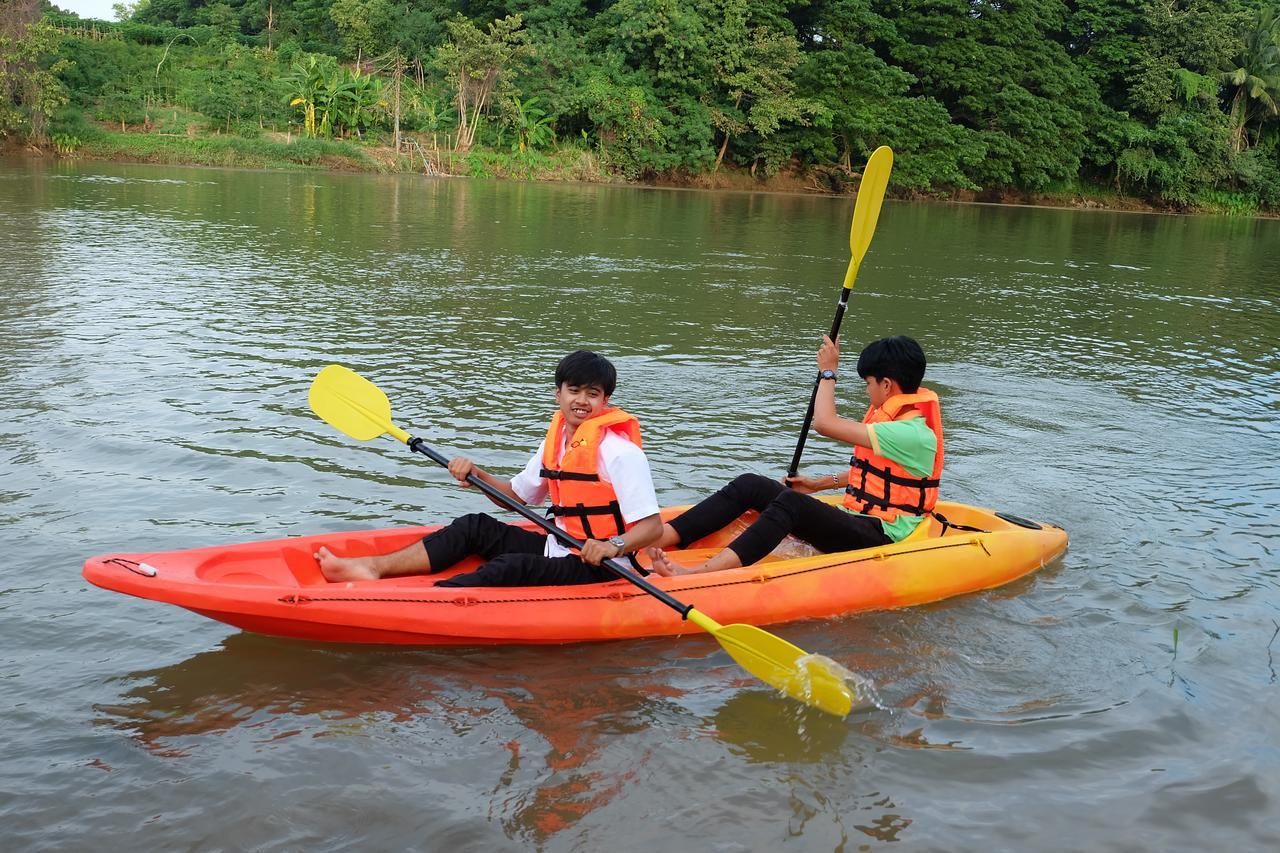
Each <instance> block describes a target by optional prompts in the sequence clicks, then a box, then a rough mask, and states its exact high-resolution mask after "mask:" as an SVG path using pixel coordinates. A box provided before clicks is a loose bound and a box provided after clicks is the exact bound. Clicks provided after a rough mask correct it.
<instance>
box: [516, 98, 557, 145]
mask: <svg viewBox="0 0 1280 853" xmlns="http://www.w3.org/2000/svg"><path fill="white" fill-rule="evenodd" d="M506 112H507V125H508V126H509V127H510V128H511V129H512V130H513V131H515V134H516V141H515V142H513V143H511V150H512V152H513V153H518V154H524V153H525V152H526V151H529V150H535V149H538V148H540V147H542V146H543V145H546V144H547V143H548V142H550V141H551V140H552V139H554V138H555V131H554V130H553V125H554V123H555V119H554V118H553V117H552V116H549V115H547V114H546V112H545V111H544V110H543V109H542V108H541V107H539V106H538V99H537V98H536V97H534V98H529V99H528V100H523V101H522V100H520V96H519V95H513V96H512V97H511V100H510V101H509V102H508V105H507V110H506Z"/></svg>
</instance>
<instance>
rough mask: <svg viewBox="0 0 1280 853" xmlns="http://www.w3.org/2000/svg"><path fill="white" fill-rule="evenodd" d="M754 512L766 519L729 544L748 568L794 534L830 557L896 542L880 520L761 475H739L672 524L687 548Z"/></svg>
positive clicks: (682, 544) (758, 520)
mask: <svg viewBox="0 0 1280 853" xmlns="http://www.w3.org/2000/svg"><path fill="white" fill-rule="evenodd" d="M749 509H754V510H756V511H757V512H759V513H760V518H759V519H757V520H756V522H755V523H754V524H752V525H751V526H750V527H748V528H747V529H746V530H744V531H742V534H741V535H740V536H738V538H737V539H734V540H733V542H731V543H729V548H730V549H731V550H732V551H733V552H734V553H735V554H737V555H738V559H740V560H742V565H744V566H749V565H751V564H752V563H755V562H758V561H759V560H761V559H763V558H764V556H765V555H766V554H768V553H769V552H770V551H772V550H773V549H774V548H776V547H777V546H778V543H780V542H781V541H782V540H783V539H785V538H786V536H787V534H788V533H789V534H791V535H792V536H795V537H796V538H797V539H803V540H804V541H805V542H808V543H809V544H810V545H812V546H813V547H815V548H817V549H818V550H819V551H824V552H826V553H831V552H833V551H853V550H856V549H858V548H870V547H873V546H875V545H888V544H889V543H890V542H892V541H893V540H891V539H890V538H889V537H888V536H885V535H884V527H882V526H881V524H880V520H879V519H878V518H870V517H869V516H865V515H853V514H851V513H848V512H845V511H844V510H842V509H840V508H838V507H834V506H831V505H830V504H826V503H823V502H822V501H820V500H818V499H817V498H814V497H811V496H809V495H802V494H800V493H799V492H797V491H795V490H793V489H789V488H787V487H786V486H784V485H783V484H782V483H780V482H778V481H777V480H771V479H769V478H768V477H762V476H760V475H759V474H743V475H741V476H739V477H738V478H737V479H735V480H734V481H733V482H732V483H730V484H729V485H727V486H725V487H724V488H723V489H721V490H720V491H718V492H716V493H715V494H714V495H712V496H711V497H709V498H707V499H706V500H704V501H702V502H701V503H699V504H697V505H696V506H692V507H690V508H689V509H688V511H686V512H685V513H684V514H683V515H680V516H677V517H676V518H675V519H673V520H672V521H671V522H669V523H670V524H671V526H672V528H674V529H675V531H676V533H677V534H679V536H680V545H681V547H687V546H688V545H689V544H690V543H693V542H696V541H698V540H699V539H701V538H702V537H704V536H708V535H710V534H712V533H715V532H716V531H717V530H719V529H720V528H722V527H724V526H725V525H726V524H728V523H729V522H731V521H733V520H734V519H735V518H737V517H738V516H740V515H742V513H744V512H746V511H747V510H749Z"/></svg>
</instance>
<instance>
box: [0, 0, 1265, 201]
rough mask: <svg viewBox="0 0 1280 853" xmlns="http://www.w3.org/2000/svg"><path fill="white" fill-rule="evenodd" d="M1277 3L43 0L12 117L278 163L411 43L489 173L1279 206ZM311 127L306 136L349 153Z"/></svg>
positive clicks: (8, 45)
mask: <svg viewBox="0 0 1280 853" xmlns="http://www.w3.org/2000/svg"><path fill="white" fill-rule="evenodd" d="M126 2H127V0H126ZM31 3H32V0H0V60H3V59H5V58H6V57H16V56H17V53H16V52H15V51H16V50H17V48H16V47H15V45H17V44H18V41H15V40H14V38H13V37H12V33H13V32H16V30H15V29H14V28H13V27H12V26H11V25H10V24H9V21H10V20H13V19H14V18H13V16H12V15H5V14H4V11H5V10H6V9H10V8H16V6H15V4H25V5H24V6H23V8H26V6H30V5H31ZM32 8H35V7H34V6H32ZM459 12H461V13H462V14H459ZM1278 17H1280V4H1278V0H1018V2H1016V3H1015V2H996V0H928V2H916V1H915V0H912V2H903V0H805V2H802V3H795V2H791V0H755V2H748V0H611V2H607V3H599V2H588V0H545V2H539V3H533V2H530V0H486V2H483V3H477V2H468V3H455V2H452V0H449V2H444V0H414V2H412V3H403V2H400V0H217V2H208V0H146V2H139V3H138V4H137V6H135V7H133V8H132V14H131V15H130V16H129V18H128V19H127V20H125V21H123V22H120V23H112V22H93V25H92V26H93V28H94V29H95V30H96V31H97V35H96V36H95V38H96V39H97V40H93V39H89V38H80V37H77V36H76V33H77V32H78V31H83V27H84V22H83V21H81V20H80V19H79V18H78V17H77V16H75V15H70V14H66V13H61V12H55V11H50V12H48V13H47V15H46V21H47V25H51V26H56V27H62V28H63V30H62V32H57V31H54V30H48V31H47V33H46V35H45V36H43V39H44V40H43V41H42V42H40V45H39V46H38V47H32V45H31V44H27V45H26V46H25V47H24V48H23V49H24V50H25V51H26V53H24V54H22V58H21V59H20V60H19V61H17V62H14V61H12V60H11V61H9V62H8V64H5V62H3V61H0V81H3V87H0V123H2V124H3V127H4V128H7V129H9V130H10V131H13V130H16V131H17V132H19V133H21V134H23V135H31V136H36V137H38V136H39V132H38V131H37V125H40V124H42V123H43V122H45V121H46V120H50V119H49V117H50V116H53V115H55V114H56V115H57V118H56V119H54V120H52V124H51V127H54V129H55V130H56V132H59V133H61V134H65V135H70V136H74V137H76V138H78V139H81V140H83V141H84V149H83V150H89V149H93V150H100V149H97V148H94V146H100V145H103V144H105V143H102V142H101V141H100V140H98V139H97V138H96V137H95V136H94V134H95V133H102V132H105V131H103V130H102V129H101V128H98V127H97V126H96V125H87V126H86V128H85V132H84V133H81V132H79V131H78V130H76V129H75V128H74V127H72V126H71V125H72V123H71V122H70V120H69V119H64V118H63V117H62V113H61V112H60V111H59V110H58V104H59V101H60V99H62V98H65V97H67V96H68V95H69V96H70V97H71V98H72V102H73V103H74V104H76V105H77V106H79V107H80V108H81V111H82V113H83V111H86V110H87V111H89V112H90V113H91V114H92V115H94V116H96V117H98V118H99V119H100V120H101V121H103V122H104V123H105V124H107V125H110V126H114V127H117V128H118V127H119V126H120V125H121V124H123V125H124V126H125V127H127V128H130V130H131V133H130V134H129V136H131V137H132V136H142V135H144V134H141V133H138V131H139V130H143V131H148V132H150V133H152V134H158V133H166V134H167V133H176V134H180V135H186V134H188V133H191V132H193V130H194V128H197V127H203V128H207V129H216V130H217V132H218V133H219V135H224V134H225V135H229V136H226V137H224V142H226V143H227V145H225V146H223V147H220V148H219V147H216V146H215V147H213V148H209V149H207V150H206V149H203V148H199V146H195V145H194V144H188V146H187V147H186V148H182V146H181V145H179V144H178V143H177V142H171V143H165V144H166V145H168V146H169V147H164V146H163V145H160V144H159V143H156V142H154V141H153V142H150V143H146V144H149V145H154V146H155V147H154V148H153V149H148V153H140V154H138V155H137V156H142V157H152V156H154V157H170V156H178V152H179V151H186V152H187V153H188V154H189V155H190V156H193V157H197V158H208V159H209V160H210V161H220V162H221V161H225V158H228V157H235V156H243V157H247V158H249V160H250V162H258V161H259V160H260V159H261V158H262V157H264V156H265V155H264V154H263V150H262V149H259V148H256V147H254V146H256V145H257V144H259V143H261V144H264V145H265V144H267V143H268V142H270V139H268V138H263V139H250V138H243V137H256V136H266V134H265V133H264V131H266V130H280V129H285V128H291V129H293V130H294V131H295V132H298V133H300V134H302V135H304V136H306V137H307V140H306V141H307V142H308V144H311V143H315V144H316V145H320V144H322V143H324V142H325V140H327V139H330V138H339V139H340V138H344V137H360V138H361V139H370V138H377V136H378V134H380V133H382V132H385V131H387V130H389V128H390V126H391V120H390V114H391V110H392V108H393V106H394V104H395V101H396V97H395V92H396V89H397V87H396V86H395V85H394V84H393V80H392V78H391V76H390V69H391V68H392V67H393V66H394V67H396V68H400V69H404V68H405V67H406V65H407V67H408V69H409V70H408V72H407V73H404V74H403V75H400V76H399V77H398V82H399V86H398V91H399V107H400V126H401V128H402V129H403V130H405V131H408V132H410V133H416V134H419V135H420V136H419V138H420V141H421V142H422V143H423V144H424V145H426V146H427V147H429V148H431V149H432V150H433V151H435V152H436V153H435V155H434V156H435V157H436V158H437V159H441V160H444V161H450V162H453V163H454V166H453V167H451V168H455V169H456V170H457V171H462V172H466V173H471V174H484V175H495V176H506V177H530V176H546V175H560V176H565V177H571V176H575V175H577V176H583V179H588V180H596V179H599V178H600V176H602V175H605V174H609V175H613V176H622V177H625V178H629V179H631V178H643V177H647V176H655V175H670V176H673V177H677V178H678V177H680V176H682V175H689V174H697V173H700V172H705V171H708V170H711V169H715V168H719V167H721V166H727V167H728V168H734V167H741V168H744V169H750V171H751V173H752V174H755V175H757V176H765V175H770V174H773V173H776V172H781V171H787V170H794V171H796V172H800V173H803V172H806V171H813V172H814V173H815V174H816V175H820V177H821V179H820V181H819V183H822V184H824V185H828V186H830V187H831V188H832V189H833V190H836V191H838V190H840V189H841V188H842V187H843V186H844V185H845V184H852V182H853V181H854V180H856V171H857V169H858V168H860V167H861V164H862V163H863V162H864V161H865V158H866V156H867V155H868V154H869V153H870V152H871V151H872V150H873V149H874V148H875V147H876V146H878V145H882V144H887V145H891V146H892V147H893V148H894V151H895V154H896V158H895V163H896V165H895V170H894V175H893V180H892V182H891V191H894V192H899V193H908V194H912V193H923V194H934V193H949V192H953V191H955V190H979V189H982V190H993V191H1004V190H1012V191H1018V192H1025V193H1037V192H1060V191H1062V189H1063V188H1073V189H1072V191H1076V192H1083V193H1088V192H1092V191H1095V189H1097V188H1102V187H1105V188H1107V190H1108V191H1111V192H1115V191H1119V192H1125V193H1132V194H1138V195H1141V196H1144V197H1147V198H1150V199H1152V200H1155V201H1158V202H1162V203H1166V204H1170V205H1175V206H1186V207H1195V206H1200V207H1204V208H1210V209H1214V210H1223V211H1227V210H1230V211H1247V210H1249V209H1251V208H1250V205H1251V204H1257V205H1262V206H1263V207H1266V208H1270V209H1276V208H1280V110H1278V108H1277V107H1278V104H1280V25H1278V24H1277V18H1278ZM23 26H24V27H25V24H24V25H23ZM64 33H65V35H64ZM22 35H23V38H24V39H25V38H26V30H25V29H23V30H22ZM5 39H8V40H7V41H6V40H5ZM269 48H270V49H269ZM357 56H358V57H360V58H361V60H362V63H361V67H360V69H359V70H357V69H355V68H354V67H352V66H351V65H347V66H344V65H342V64H340V60H350V59H353V58H355V57H357ZM391 57H396V60H395V62H394V63H393V62H392V61H391V59H390V58H391ZM402 59H403V61H402ZM369 69H374V71H373V73H370V71H369ZM42 75H44V76H42ZM19 78H21V79H22V80H23V81H25V82H23V83H22V84H21V85H22V86H30V85H31V84H32V82H33V81H36V82H37V85H35V87H34V88H24V89H21V92H19V88H18V85H17V84H16V83H15V81H16V80H18V79H19ZM37 93H39V94H38V96H37ZM196 111H198V113H197V112H196ZM179 115H181V116H182V120H181V121H178V120H177V117H178V116H179ZM161 127H163V128H164V129H163V130H161V129H160V128H161ZM427 134H429V137H426V136H423V135H427ZM118 136H119V134H116V135H115V136H113V137H112V139H116V137H118ZM557 139H559V140H565V139H572V140H574V141H575V142H574V144H573V145H564V144H561V145H560V146H558V147H557V146H556V145H555V144H554V142H555V140H557ZM232 140H236V143H237V144H243V145H249V146H250V147H248V148H244V149H243V150H241V149H237V148H235V147H234V146H231V145H230V143H231V142H232ZM578 140H581V141H580V142H579V141H578ZM111 144H112V145H117V146H119V145H123V144H124V143H122V142H120V141H119V140H118V139H116V141H113V142H112V143H111ZM129 145H135V146H138V147H139V150H141V148H142V147H143V146H144V143H143V142H142V141H136V142H135V141H132V140H130V142H129ZM442 147H443V148H445V149H449V148H453V149H454V150H455V151H457V152H459V154H458V155H457V156H455V157H453V158H449V157H448V156H447V155H442V154H441V153H440V149H441V148H442ZM486 147H488V148H501V149H510V151H511V153H510V154H508V153H507V152H506V150H503V151H501V152H494V151H488V150H484V149H485V148H486ZM308 150H310V149H308V148H307V147H306V146H304V147H303V148H300V149H297V152H295V153H294V154H291V155H289V157H295V158H296V157H302V158H303V159H307V158H310V160H309V162H308V165H311V164H313V163H316V162H329V161H330V160H331V158H334V157H343V156H346V155H338V154H334V153H332V152H325V153H317V152H319V151H320V149H318V148H317V149H314V150H312V153H307V151H308ZM298 152H301V153H298ZM271 157H272V158H274V159H273V162H288V163H298V162H299V161H298V160H297V159H288V157H285V156H284V155H283V154H278V153H277V154H272V155H271ZM219 158H223V159H222V160H219ZM326 158H328V159H326ZM200 162H204V160H200ZM446 165H447V164H446Z"/></svg>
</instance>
